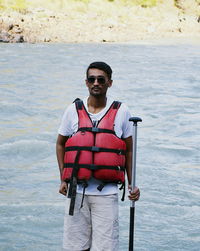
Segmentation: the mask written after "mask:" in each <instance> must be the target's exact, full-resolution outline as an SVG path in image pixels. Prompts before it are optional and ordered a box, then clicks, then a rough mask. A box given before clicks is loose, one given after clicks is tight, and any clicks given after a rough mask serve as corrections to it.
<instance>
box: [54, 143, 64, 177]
mask: <svg viewBox="0 0 200 251" xmlns="http://www.w3.org/2000/svg"><path fill="white" fill-rule="evenodd" d="M56 154H57V160H58V166H59V170H60V179H61V180H62V173H63V169H64V155H65V147H64V146H63V145H58V144H57V145H56Z"/></svg>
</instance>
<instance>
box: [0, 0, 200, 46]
mask: <svg viewBox="0 0 200 251" xmlns="http://www.w3.org/2000/svg"><path fill="white" fill-rule="evenodd" d="M71 3H72V2H71ZM97 3H98V4H97ZM47 7H48V6H47ZM47 7H46V8H43V7H41V8H36V7H34V8H28V9H26V11H21V12H17V11H14V10H10V9H6V10H1V11H0V41H1V42H29V43H41V42H52V43H90V42H95V43H99V42H118V43H124V42H129V43H131V42H136V41H141V42H145V41H157V42H158V41H161V42H165V41H167V40H168V41H177V42H183V41H190V42H192V43H197V44H199V43H200V17H199V15H198V12H195V13H193V12H192V11H191V12H185V11H183V10H181V9H179V8H177V7H175V6H174V5H173V4H172V3H170V0H169V3H168V4H160V5H157V6H155V7H151V8H144V7H141V6H134V5H128V6H127V5H122V4H119V3H118V4H116V3H113V2H108V1H103V0H102V1H94V0H93V1H90V2H89V3H80V2H79V3H77V2H76V3H74V4H70V5H69V6H65V8H63V9H61V8H60V9H58V8H55V9H53V8H52V7H51V8H47Z"/></svg>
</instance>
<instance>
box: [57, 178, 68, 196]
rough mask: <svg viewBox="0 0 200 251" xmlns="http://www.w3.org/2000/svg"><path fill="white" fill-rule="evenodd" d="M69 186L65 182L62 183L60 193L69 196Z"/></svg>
mask: <svg viewBox="0 0 200 251" xmlns="http://www.w3.org/2000/svg"><path fill="white" fill-rule="evenodd" d="M67 189H68V184H67V183H66V182H65V181H61V184H60V189H59V193H61V194H63V195H65V196H66V195H67Z"/></svg>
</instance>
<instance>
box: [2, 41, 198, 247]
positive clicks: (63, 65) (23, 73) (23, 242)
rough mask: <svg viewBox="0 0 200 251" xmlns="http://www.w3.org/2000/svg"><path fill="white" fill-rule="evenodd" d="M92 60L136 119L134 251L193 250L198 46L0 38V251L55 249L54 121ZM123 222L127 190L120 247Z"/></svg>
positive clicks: (124, 243)
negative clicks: (109, 75)
mask: <svg viewBox="0 0 200 251" xmlns="http://www.w3.org/2000/svg"><path fill="white" fill-rule="evenodd" d="M97 60H102V61H105V62H107V63H109V64H110V65H111V66H112V68H113V71H114V74H113V79H114V82H113V87H112V88H111V89H110V90H109V95H110V96H112V97H114V98H115V99H116V100H121V101H123V102H125V103H126V104H127V105H128V106H129V108H130V110H131V113H132V114H133V115H134V116H140V117H142V119H143V122H142V123H140V124H139V126H138V151H137V185H138V186H139V187H140V189H141V194H142V195H141V199H140V201H139V202H137V204H136V221H135V250H138V251H166V250H169V251H178V250H180V251H182V250H190V251H198V250H200V225H199V222H200V185H199V175H200V164H199V156H200V155H199V142H200V134H199V125H200V116H199V111H200V103H199V98H200V74H199V70H200V68H199V65H200V47H199V46H195V45H189V44H188V45H187V44H186V45H128V44H101V45H95V44H65V45H64V44H63V45H62V44H59V45H58V44H57V45H49V44H41V45H40V44H39V45H35V44H0V92H1V95H0V115H1V121H0V130H1V139H0V169H1V176H0V186H1V200H0V215H1V226H0V231H1V234H0V250H1V251H14V250H19V251H26V250H27V251H35V250H39V251H43V250H45V251H60V250H61V243H62V228H63V214H64V200H65V198H64V197H63V196H62V195H59V194H58V187H59V173H58V167H57V163H56V157H55V141H56V137H57V129H58V126H59V123H60V119H61V116H62V114H63V112H64V109H65V108H66V106H67V105H69V104H70V103H71V102H72V101H73V100H74V99H75V98H76V97H80V98H83V97H84V96H86V95H87V89H86V88H85V85H84V79H85V69H86V67H87V66H88V64H89V63H91V62H93V61H97ZM128 228H129V201H128V200H127V199H126V201H125V202H120V251H126V250H128Z"/></svg>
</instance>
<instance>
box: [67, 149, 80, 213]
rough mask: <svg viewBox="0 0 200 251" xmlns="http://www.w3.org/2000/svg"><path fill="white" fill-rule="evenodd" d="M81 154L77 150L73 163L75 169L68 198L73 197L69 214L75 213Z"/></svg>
mask: <svg viewBox="0 0 200 251" xmlns="http://www.w3.org/2000/svg"><path fill="white" fill-rule="evenodd" d="M79 156H80V151H78V152H77V154H76V158H75V161H74V163H73V165H72V167H73V171H72V176H71V179H70V187H69V193H68V198H71V201H70V206H69V215H74V206H75V200H76V188H77V176H78V170H79V165H78V160H79Z"/></svg>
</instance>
